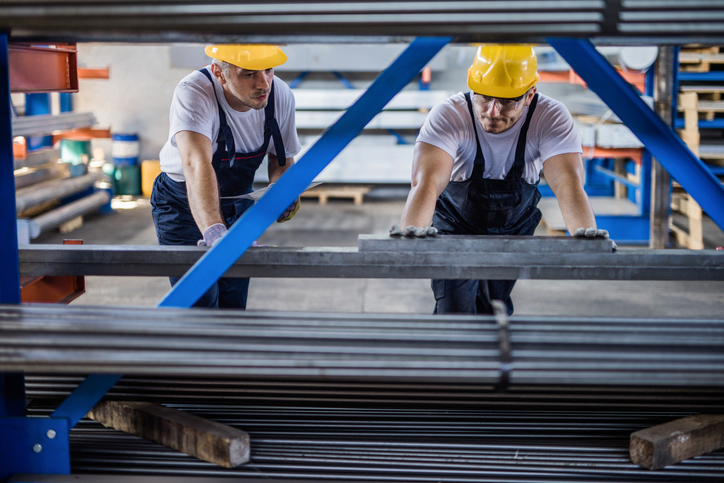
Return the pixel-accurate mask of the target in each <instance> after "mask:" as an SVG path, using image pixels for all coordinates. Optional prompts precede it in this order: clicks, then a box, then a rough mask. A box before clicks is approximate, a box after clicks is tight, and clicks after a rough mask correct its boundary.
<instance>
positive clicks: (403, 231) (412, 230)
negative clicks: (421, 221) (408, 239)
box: [390, 225, 437, 238]
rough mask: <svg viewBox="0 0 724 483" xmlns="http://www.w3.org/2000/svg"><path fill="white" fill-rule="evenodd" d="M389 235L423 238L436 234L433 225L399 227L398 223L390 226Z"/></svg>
mask: <svg viewBox="0 0 724 483" xmlns="http://www.w3.org/2000/svg"><path fill="white" fill-rule="evenodd" d="M390 236H415V237H418V238H425V237H430V236H437V228H435V227H434V226H412V225H410V226H407V227H405V228H400V225H395V226H393V227H392V228H390Z"/></svg>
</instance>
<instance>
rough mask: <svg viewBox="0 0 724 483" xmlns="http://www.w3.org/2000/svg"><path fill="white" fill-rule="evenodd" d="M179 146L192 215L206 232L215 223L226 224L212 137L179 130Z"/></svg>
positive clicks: (177, 136) (202, 230) (177, 142)
mask: <svg viewBox="0 0 724 483" xmlns="http://www.w3.org/2000/svg"><path fill="white" fill-rule="evenodd" d="M176 145H177V146H178V150H179V153H180V154H181V161H182V166H183V171H184V178H186V192H187V194H188V199H189V207H190V208H191V214H192V215H193V216H194V221H196V226H198V227H199V231H201V233H202V234H203V233H204V232H205V231H206V229H207V228H208V227H210V226H211V225H213V224H215V223H222V224H223V223H224V220H223V218H222V217H221V211H220V209H219V187H218V183H217V182H216V173H215V172H214V167H213V166H212V165H211V157H212V155H213V150H212V146H211V140H210V139H209V138H207V137H206V136H204V135H203V134H199V133H197V132H192V131H180V132H178V133H176Z"/></svg>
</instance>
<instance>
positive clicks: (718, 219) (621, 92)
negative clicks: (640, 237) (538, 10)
mask: <svg viewBox="0 0 724 483" xmlns="http://www.w3.org/2000/svg"><path fill="white" fill-rule="evenodd" d="M546 40H547V42H548V43H549V44H550V45H551V46H552V47H553V48H555V49H556V51H558V53H559V54H561V56H563V58H564V59H565V60H566V62H568V64H569V65H570V66H571V67H572V68H573V70H575V71H576V73H577V74H578V75H579V76H581V78H582V79H583V80H584V81H586V83H587V84H588V88H589V89H591V90H592V91H593V92H595V93H596V94H598V96H599V97H600V98H601V99H602V100H603V102H605V103H606V104H607V105H608V107H609V108H611V110H612V111H613V112H615V113H616V115H617V116H618V117H619V118H620V119H621V120H622V121H623V123H624V124H626V127H628V128H629V129H630V130H631V131H632V132H633V133H634V134H635V135H636V137H638V138H639V139H640V140H641V142H642V143H644V145H645V146H646V149H648V150H649V151H650V152H651V154H652V155H653V156H654V157H655V158H656V159H657V160H658V161H659V163H661V165H662V166H663V167H664V168H666V170H667V171H668V172H669V173H670V174H671V176H672V177H673V178H674V179H676V181H678V182H679V184H681V186H682V187H683V188H684V189H685V190H686V191H687V192H688V193H689V194H691V195H692V196H693V197H694V199H695V200H696V201H697V203H699V205H700V206H701V207H702V208H703V209H704V211H706V213H707V214H708V215H709V216H710V217H711V219H712V220H714V222H715V223H716V224H717V225H719V227H720V228H722V229H724V186H722V184H721V183H720V182H719V180H718V179H717V178H716V176H714V174H713V173H712V172H711V171H709V169H708V168H707V167H706V165H705V164H704V163H703V162H702V161H701V160H700V159H699V158H697V157H696V156H694V154H693V153H692V152H691V151H690V150H689V148H688V147H686V144H684V142H683V141H682V140H681V138H679V136H677V135H676V133H675V132H674V131H673V130H672V129H671V128H670V127H669V126H667V125H666V123H664V121H663V120H661V117H659V115H658V114H656V113H655V112H654V111H653V110H651V108H649V107H648V106H647V105H646V103H645V102H644V101H643V99H641V97H640V95H639V94H638V92H636V91H635V90H634V88H633V87H631V86H630V85H629V84H628V83H627V82H626V81H625V80H624V79H623V78H622V77H621V76H620V75H619V74H618V72H616V70H615V69H614V68H613V67H612V66H611V64H609V63H608V61H607V60H606V59H605V58H604V57H603V56H602V55H601V54H600V53H599V52H598V51H597V50H596V48H595V47H594V46H593V44H592V43H591V42H590V41H588V40H584V39H564V38H550V39H546Z"/></svg>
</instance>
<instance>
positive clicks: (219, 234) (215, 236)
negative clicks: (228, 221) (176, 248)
mask: <svg viewBox="0 0 724 483" xmlns="http://www.w3.org/2000/svg"><path fill="white" fill-rule="evenodd" d="M226 231H227V230H226V226H225V225H224V224H222V223H214V224H213V225H211V226H210V227H208V228H207V229H206V231H204V238H203V239H202V240H199V241H197V242H196V245H197V246H200V247H213V246H214V245H216V244H217V243H219V240H221V239H222V238H223V237H224V235H226Z"/></svg>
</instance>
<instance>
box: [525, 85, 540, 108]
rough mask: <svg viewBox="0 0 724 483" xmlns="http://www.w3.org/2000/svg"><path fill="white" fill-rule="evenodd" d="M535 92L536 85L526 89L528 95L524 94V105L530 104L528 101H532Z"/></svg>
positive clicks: (536, 90)
mask: <svg viewBox="0 0 724 483" xmlns="http://www.w3.org/2000/svg"><path fill="white" fill-rule="evenodd" d="M536 92H538V88H537V87H536V86H533V87H531V88H530V90H529V91H528V95H526V99H525V105H526V106H530V103H531V102H533V96H534V95H535V93H536Z"/></svg>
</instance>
